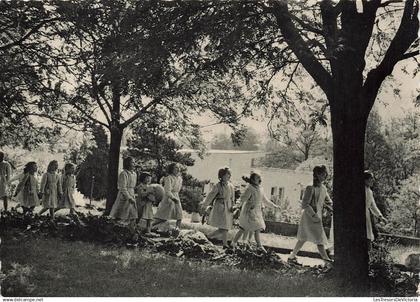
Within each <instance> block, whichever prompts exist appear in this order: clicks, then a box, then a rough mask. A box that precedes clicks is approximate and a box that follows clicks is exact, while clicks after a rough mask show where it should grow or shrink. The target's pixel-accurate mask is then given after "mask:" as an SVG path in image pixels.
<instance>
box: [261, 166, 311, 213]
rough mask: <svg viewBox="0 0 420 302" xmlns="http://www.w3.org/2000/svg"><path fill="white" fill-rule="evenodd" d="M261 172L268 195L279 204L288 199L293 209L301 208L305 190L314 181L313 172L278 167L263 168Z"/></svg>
mask: <svg viewBox="0 0 420 302" xmlns="http://www.w3.org/2000/svg"><path fill="white" fill-rule="evenodd" d="M260 172H261V176H262V179H263V180H262V185H263V187H264V192H265V194H266V196H267V197H269V196H271V199H272V200H273V201H274V202H276V203H278V204H280V203H283V202H285V200H288V202H289V204H290V206H291V207H292V208H293V209H299V208H300V200H301V197H302V194H303V190H304V189H305V188H306V186H307V185H309V184H310V183H311V182H312V173H310V172H309V173H308V172H301V171H294V170H287V169H277V168H261V169H260ZM273 191H274V192H273ZM272 192H273V193H274V194H273V195H272V194H271V193H272Z"/></svg>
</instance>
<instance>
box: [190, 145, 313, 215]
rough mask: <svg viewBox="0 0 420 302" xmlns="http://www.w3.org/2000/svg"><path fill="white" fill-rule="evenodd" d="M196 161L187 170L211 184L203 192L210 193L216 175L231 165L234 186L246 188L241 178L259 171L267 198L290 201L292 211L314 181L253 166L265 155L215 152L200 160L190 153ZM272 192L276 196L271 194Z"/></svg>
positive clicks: (291, 172)
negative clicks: (254, 161)
mask: <svg viewBox="0 0 420 302" xmlns="http://www.w3.org/2000/svg"><path fill="white" fill-rule="evenodd" d="M191 153H192V157H193V158H194V159H195V164H194V166H192V167H188V168H187V170H188V173H189V174H191V175H192V176H194V177H195V178H197V179H199V180H209V181H210V184H209V185H208V186H206V187H205V189H204V191H205V192H208V191H209V190H210V189H211V186H212V184H214V183H216V182H217V181H218V178H217V172H218V170H219V169H220V168H221V167H225V166H228V167H230V169H231V171H232V178H231V181H232V183H233V184H234V185H235V186H241V187H242V189H243V188H245V187H246V183H245V182H244V181H243V180H242V176H244V175H246V176H248V175H249V174H250V172H251V170H258V172H260V174H261V176H262V179H263V183H262V185H263V188H264V192H265V194H266V196H267V197H269V198H271V199H272V200H273V201H274V202H276V203H279V204H280V203H282V202H284V201H285V200H288V201H289V204H290V206H291V207H292V208H293V209H298V208H300V199H301V194H302V190H304V189H305V187H306V186H307V185H308V184H309V183H310V182H311V181H312V173H308V172H301V171H294V170H287V169H278V168H263V167H258V168H254V167H253V163H252V161H253V159H256V158H259V157H262V156H263V155H264V153H262V152H252V151H249V152H244V151H242V152H240V151H236V150H233V151H229V150H226V151H221V150H214V151H209V153H208V154H207V155H206V156H205V157H204V159H200V158H199V157H198V155H197V153H195V152H191ZM272 193H273V194H272Z"/></svg>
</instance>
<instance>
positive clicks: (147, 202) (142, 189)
mask: <svg viewBox="0 0 420 302" xmlns="http://www.w3.org/2000/svg"><path fill="white" fill-rule="evenodd" d="M139 182H140V183H139V185H138V186H137V187H136V191H137V199H136V202H137V211H138V212H137V213H138V218H137V223H138V222H139V221H140V219H144V220H146V233H150V231H151V228H152V220H153V202H154V201H155V196H154V194H153V193H152V191H151V190H150V189H149V186H150V183H151V182H152V175H150V173H147V172H142V173H141V174H140V176H139Z"/></svg>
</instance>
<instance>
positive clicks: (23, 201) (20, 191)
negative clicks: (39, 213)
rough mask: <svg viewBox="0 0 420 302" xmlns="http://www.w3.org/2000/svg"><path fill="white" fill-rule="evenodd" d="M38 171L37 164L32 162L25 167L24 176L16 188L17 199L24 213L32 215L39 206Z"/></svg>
mask: <svg viewBox="0 0 420 302" xmlns="http://www.w3.org/2000/svg"><path fill="white" fill-rule="evenodd" d="M37 170H38V167H37V165H36V162H34V161H31V162H28V163H27V164H26V165H25V168H24V169H23V176H22V178H21V180H20V181H19V184H18V185H17V187H16V192H15V197H16V196H17V200H18V201H19V203H20V205H21V206H22V209H23V213H24V214H26V213H32V211H33V210H34V208H35V207H36V206H39V196H38V195H39V185H38V180H37V179H36V178H35V173H36V171H37Z"/></svg>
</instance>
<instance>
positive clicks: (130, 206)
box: [110, 170, 138, 222]
mask: <svg viewBox="0 0 420 302" xmlns="http://www.w3.org/2000/svg"><path fill="white" fill-rule="evenodd" d="M136 183H137V174H136V172H131V171H128V170H123V171H122V172H121V173H120V175H119V176H118V195H117V199H116V200H115V202H114V205H113V206H112V209H111V213H110V216H111V217H112V218H115V219H121V220H123V221H126V222H128V221H130V220H132V219H137V217H138V215H137V205H136V202H135V200H136V196H135V193H134V189H135V187H136ZM130 200H131V201H130Z"/></svg>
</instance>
